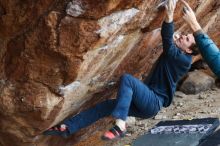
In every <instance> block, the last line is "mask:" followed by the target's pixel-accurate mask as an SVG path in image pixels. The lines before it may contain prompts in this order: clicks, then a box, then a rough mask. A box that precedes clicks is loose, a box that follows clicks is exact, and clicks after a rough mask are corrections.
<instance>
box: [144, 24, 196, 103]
mask: <svg viewBox="0 0 220 146" xmlns="http://www.w3.org/2000/svg"><path fill="white" fill-rule="evenodd" d="M173 34H174V24H173V22H171V23H166V22H164V23H163V25H162V30H161V35H162V42H163V53H162V54H161V56H160V58H159V60H158V63H157V65H156V67H155V68H154V71H153V73H152V75H151V78H150V79H149V81H148V86H149V87H150V88H151V89H152V90H154V92H155V93H156V94H158V95H159V96H160V97H162V98H163V99H164V104H163V106H164V107H168V106H169V105H170V104H171V102H172V100H173V95H174V93H175V91H176V86H177V82H178V81H179V80H180V78H181V77H182V76H183V75H184V74H186V73H187V72H188V70H189V69H190V67H191V62H192V56H191V55H189V54H185V53H183V52H182V51H181V50H180V49H179V48H177V47H176V45H175V44H174V41H173Z"/></svg>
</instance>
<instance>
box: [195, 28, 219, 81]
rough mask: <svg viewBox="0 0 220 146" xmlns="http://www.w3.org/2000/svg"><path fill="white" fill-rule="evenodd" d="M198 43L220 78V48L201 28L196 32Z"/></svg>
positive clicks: (210, 65)
mask: <svg viewBox="0 0 220 146" xmlns="http://www.w3.org/2000/svg"><path fill="white" fill-rule="evenodd" d="M194 37H195V41H196V44H197V46H198V48H199V50H200V52H201V54H202V56H203V58H204V60H205V61H206V62H207V64H208V65H209V67H210V69H211V70H212V71H213V73H215V74H216V76H217V77H218V78H220V50H219V48H218V47H217V46H216V44H215V43H214V42H213V41H212V40H211V39H210V38H209V36H208V35H207V34H205V33H204V32H203V31H201V30H199V31H197V32H195V33H194Z"/></svg>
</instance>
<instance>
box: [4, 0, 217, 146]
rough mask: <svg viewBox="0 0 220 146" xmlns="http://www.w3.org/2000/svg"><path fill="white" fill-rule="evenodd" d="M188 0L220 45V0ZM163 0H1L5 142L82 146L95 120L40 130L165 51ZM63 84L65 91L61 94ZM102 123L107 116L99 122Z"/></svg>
mask: <svg viewBox="0 0 220 146" xmlns="http://www.w3.org/2000/svg"><path fill="white" fill-rule="evenodd" d="M189 2H190V3H191V5H192V6H193V8H194V10H195V11H196V14H197V16H198V20H199V21H200V22H201V24H202V26H203V27H204V29H205V30H206V31H207V32H208V34H209V35H210V37H211V38H212V39H214V41H215V42H216V43H217V44H218V46H219V45H220V37H219V35H220V31H219V30H220V24H219V21H220V1H218V0H209V1H207V0H196V1H194V0H190V1H189ZM159 3H160V0H130V1H127V0H117V1H113V0H106V1H103V0H93V1H92V0H72V1H70V0H34V1H27V0H25V1H21V0H0V48H1V49H0V70H1V72H0V116H1V118H0V124H1V127H0V145H2V146H26V145H28V146H30V145H39V146H47V145H53V146H56V145H57V146H60V145H73V144H74V143H78V145H80V140H81V139H83V138H85V137H86V136H88V135H90V134H91V133H92V129H97V126H96V124H95V125H93V126H91V127H89V128H88V129H87V130H82V131H80V132H79V133H77V134H76V135H73V136H72V137H70V138H69V139H62V138H51V137H44V136H42V135H41V133H42V131H44V130H45V129H47V128H48V127H51V126H52V125H55V124H57V123H59V122H60V121H62V120H63V119H64V118H66V117H67V116H70V115H73V114H76V113H77V112H79V111H80V110H83V109H85V108H88V107H90V106H92V105H93V104H95V103H97V102H99V101H101V100H104V99H105V98H110V97H114V95H115V91H116V85H113V86H109V85H110V84H109V83H110V82H111V83H114V82H117V80H118V77H119V76H120V75H121V74H122V73H124V72H129V73H131V74H133V75H135V76H137V77H139V78H140V79H142V78H144V77H146V75H147V74H148V73H149V71H150V69H151V67H152V65H153V64H154V63H155V61H156V60H157V58H158V56H159V55H160V53H161V52H162V50H161V40H160V29H159V28H160V25H161V22H162V20H163V12H158V11H157V10H156V9H155V7H156V6H157V5H158V4H159ZM177 9H181V6H180V5H179V6H178V7H177ZM175 20H176V26H177V30H178V31H183V30H184V31H185V30H186V31H188V30H189V28H188V26H187V25H185V24H184V23H183V21H182V19H181V12H177V13H176V16H175ZM143 28H144V29H143ZM143 32H144V33H143ZM61 86H62V87H63V88H65V89H66V90H65V93H64V96H59V95H58V94H57V91H58V88H59V87H61ZM106 120H107V121H108V119H106ZM103 123H107V122H101V123H100V124H99V125H102V126H99V127H100V128H101V127H104V126H105V124H103ZM85 131H86V134H85ZM90 131H91V132H90ZM85 143H86V142H85ZM90 144H91V145H98V142H97V141H92V142H90ZM81 145H83V143H81ZM84 145H85V144H84Z"/></svg>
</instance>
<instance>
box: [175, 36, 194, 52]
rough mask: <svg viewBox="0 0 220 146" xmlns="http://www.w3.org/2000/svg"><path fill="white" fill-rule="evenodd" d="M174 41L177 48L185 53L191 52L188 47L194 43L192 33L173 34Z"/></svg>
mask: <svg viewBox="0 0 220 146" xmlns="http://www.w3.org/2000/svg"><path fill="white" fill-rule="evenodd" d="M174 42H175V44H176V46H177V47H178V48H180V49H181V50H182V51H183V52H185V53H187V54H191V53H192V52H193V51H192V50H191V49H190V48H191V46H193V45H195V43H196V42H195V38H194V36H193V34H187V35H185V34H180V35H179V34H176V35H175V36H174Z"/></svg>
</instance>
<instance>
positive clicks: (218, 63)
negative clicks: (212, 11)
mask: <svg viewBox="0 0 220 146" xmlns="http://www.w3.org/2000/svg"><path fill="white" fill-rule="evenodd" d="M181 2H182V3H183V4H184V6H185V9H184V11H183V14H184V15H183V18H184V20H185V21H186V22H187V23H188V25H189V26H190V28H191V29H192V31H193V35H194V38H195V41H196V45H197V47H198V49H199V50H200V52H201V55H202V56H203V58H204V60H205V61H206V62H207V64H208V65H209V67H210V69H211V70H212V71H213V73H214V74H215V75H216V76H217V78H218V79H217V80H216V83H217V84H218V83H220V50H219V48H218V47H217V46H216V45H215V43H214V42H213V41H212V40H211V39H210V38H209V36H208V35H207V34H205V33H204V32H203V30H202V28H201V26H200V24H199V23H198V21H197V19H196V16H195V13H194V12H193V10H192V8H191V7H190V6H189V4H188V3H187V2H186V1H184V0H181Z"/></svg>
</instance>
